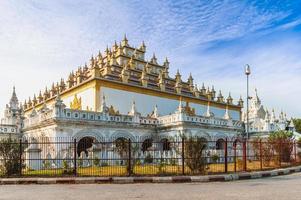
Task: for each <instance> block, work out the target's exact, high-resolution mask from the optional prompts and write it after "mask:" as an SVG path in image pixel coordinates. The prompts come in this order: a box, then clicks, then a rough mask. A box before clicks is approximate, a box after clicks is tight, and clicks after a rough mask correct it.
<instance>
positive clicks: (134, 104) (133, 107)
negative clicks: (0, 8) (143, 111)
mask: <svg viewBox="0 0 301 200" xmlns="http://www.w3.org/2000/svg"><path fill="white" fill-rule="evenodd" d="M137 114H138V112H137V108H136V103H135V101H133V102H132V106H131V110H130V112H129V115H132V116H134V115H137Z"/></svg>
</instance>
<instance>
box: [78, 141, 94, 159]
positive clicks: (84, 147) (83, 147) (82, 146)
mask: <svg viewBox="0 0 301 200" xmlns="http://www.w3.org/2000/svg"><path fill="white" fill-rule="evenodd" d="M94 142H95V139H94V138H92V137H83V138H82V139H80V140H79V141H78V143H77V156H80V154H81V153H82V152H85V154H86V156H88V149H89V148H91V147H92V145H93V143H94Z"/></svg>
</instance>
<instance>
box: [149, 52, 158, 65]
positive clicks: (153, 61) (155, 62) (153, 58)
mask: <svg viewBox="0 0 301 200" xmlns="http://www.w3.org/2000/svg"><path fill="white" fill-rule="evenodd" d="M150 62H151V63H152V64H155V65H158V62H157V58H156V55H155V53H153V57H152V58H151V60H150Z"/></svg>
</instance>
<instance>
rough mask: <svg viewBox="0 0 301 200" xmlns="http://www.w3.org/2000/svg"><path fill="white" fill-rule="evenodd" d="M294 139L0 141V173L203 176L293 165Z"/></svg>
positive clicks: (61, 139) (41, 139) (33, 139)
mask: <svg viewBox="0 0 301 200" xmlns="http://www.w3.org/2000/svg"><path fill="white" fill-rule="evenodd" d="M299 161H300V159H299V156H298V148H297V143H296V141H294V140H291V139H288V140H283V139H274V140H260V139H254V140H252V141H251V140H250V141H244V140H240V139H235V140H232V141H229V140H227V139H222V138H221V139H218V140H216V141H208V140H206V139H205V138H198V137H173V138H171V137H169V138H166V137H165V138H142V137H138V138H135V139H133V138H132V139H127V138H116V139H113V140H111V141H97V140H96V139H94V138H91V137H84V138H82V139H81V140H79V141H77V140H76V139H74V138H71V137H70V138H69V137H64V138H46V137H45V138H29V139H21V140H18V141H16V140H2V141H1V142H0V170H1V176H148V175H158V176H166V175H204V174H216V173H233V172H240V171H255V170H268V169H275V168H281V167H289V166H293V165H297V164H299Z"/></svg>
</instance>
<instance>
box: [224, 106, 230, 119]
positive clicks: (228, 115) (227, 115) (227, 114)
mask: <svg viewBox="0 0 301 200" xmlns="http://www.w3.org/2000/svg"><path fill="white" fill-rule="evenodd" d="M224 119H227V120H229V119H231V116H230V114H229V109H228V105H227V106H226V111H225V115H224Z"/></svg>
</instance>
